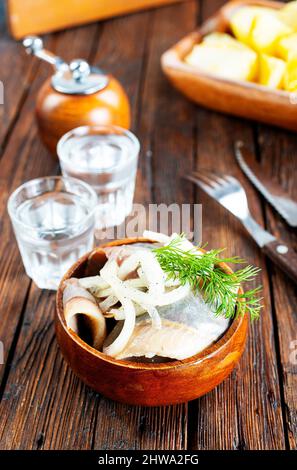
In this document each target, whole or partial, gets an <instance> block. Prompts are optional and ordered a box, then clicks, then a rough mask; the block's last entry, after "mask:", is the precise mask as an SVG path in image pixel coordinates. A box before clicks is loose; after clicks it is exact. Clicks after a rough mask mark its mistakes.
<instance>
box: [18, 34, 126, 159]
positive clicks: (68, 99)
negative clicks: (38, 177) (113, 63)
mask: <svg viewBox="0 0 297 470" xmlns="http://www.w3.org/2000/svg"><path fill="white" fill-rule="evenodd" d="M23 45H24V47H25V48H26V51H27V53H28V54H32V55H35V56H36V57H38V58H39V59H41V60H44V61H45V62H47V63H49V64H51V65H52V66H53V68H54V71H55V73H54V74H53V75H52V77H50V78H48V79H47V80H46V81H45V83H44V84H43V85H42V87H41V88H40V90H39V92H38V95H37V100H36V117H37V124H38V129H39V132H40V137H41V140H42V141H43V143H44V144H45V146H46V147H47V148H48V149H49V150H50V152H51V153H52V154H53V155H56V146H57V143H58V140H59V139H60V137H62V135H64V134H65V133H66V132H68V131H70V130H71V129H74V128H75V127H78V126H85V125H86V126H91V125H110V124H113V125H118V126H121V127H124V128H126V129H128V128H129V126H130V105H129V100H128V98H127V95H126V93H125V91H124V89H123V87H122V85H121V84H120V83H119V82H118V80H116V79H115V78H114V77H113V76H111V75H106V74H104V73H103V72H102V70H100V69H99V68H97V67H93V66H90V65H89V64H88V62H86V61H85V60H83V59H75V60H73V61H72V62H70V63H69V64H67V63H66V62H65V61H64V60H63V59H61V58H60V57H57V56H55V55H54V54H53V53H52V52H50V51H47V50H45V49H44V47H43V42H42V40H41V38H39V37H37V36H29V37H26V38H25V39H24V40H23Z"/></svg>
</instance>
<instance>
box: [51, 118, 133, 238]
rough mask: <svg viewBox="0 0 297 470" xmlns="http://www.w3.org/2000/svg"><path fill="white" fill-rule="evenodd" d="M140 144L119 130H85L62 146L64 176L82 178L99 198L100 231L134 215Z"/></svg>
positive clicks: (69, 135)
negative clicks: (133, 206)
mask: <svg viewBox="0 0 297 470" xmlns="http://www.w3.org/2000/svg"><path fill="white" fill-rule="evenodd" d="M138 153H139V142H138V140H137V138H136V137H135V136H134V135H133V134H132V133H131V132H129V131H126V130H124V129H121V128H118V127H115V126H99V127H81V128H77V129H74V130H73V131H70V132H69V133H67V134H66V135H65V136H64V137H62V139H61V140H60V142H59V144H58V155H59V158H60V165H61V169H62V173H63V175H67V176H73V177H76V178H79V179H81V180H83V181H85V182H86V183H88V184H89V185H91V186H92V187H93V189H94V190H95V192H96V194H97V197H98V205H97V209H96V228H97V229H102V228H106V227H113V226H117V225H120V224H121V223H122V222H123V221H124V219H125V217H126V216H127V215H128V214H129V213H130V212H131V211H132V204H133V197H134V188H135V178H136V171H137V160H138Z"/></svg>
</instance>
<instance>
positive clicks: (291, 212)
mask: <svg viewBox="0 0 297 470" xmlns="http://www.w3.org/2000/svg"><path fill="white" fill-rule="evenodd" d="M235 156H236V160H237V162H238V164H239V166H240V168H241V169H242V171H243V172H244V174H245V175H246V176H247V177H248V179H249V180H250V181H251V182H252V183H253V185H254V186H255V187H256V188H257V189H258V191H260V193H261V194H262V195H263V196H264V197H265V199H266V200H267V201H268V202H269V203H270V204H271V205H272V206H273V207H274V209H275V210H276V211H277V212H278V213H279V214H280V215H281V216H282V217H283V219H285V221H286V222H287V223H288V224H289V225H290V226H291V227H297V203H296V202H295V201H293V200H292V199H291V198H290V197H289V195H288V194H287V193H286V192H285V190H284V189H282V188H281V187H280V186H279V185H278V184H277V183H276V182H274V181H272V180H271V179H270V178H268V177H267V176H266V175H265V173H264V172H263V168H261V166H260V165H259V164H258V163H257V162H256V161H255V159H254V158H253V157H252V155H251V154H250V152H249V151H248V149H247V147H246V146H245V145H244V143H243V142H241V141H237V142H236V143H235Z"/></svg>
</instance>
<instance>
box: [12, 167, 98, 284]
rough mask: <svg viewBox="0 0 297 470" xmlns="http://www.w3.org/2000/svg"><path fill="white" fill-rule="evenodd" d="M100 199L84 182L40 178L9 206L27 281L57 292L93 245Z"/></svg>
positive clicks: (19, 191)
mask: <svg viewBox="0 0 297 470" xmlns="http://www.w3.org/2000/svg"><path fill="white" fill-rule="evenodd" d="M96 204H97V196H96V193H95V192H94V190H93V189H92V188H91V187H90V186H89V185H87V184H86V183H84V182H83V181H79V180H76V179H74V178H66V177H62V176H49V177H45V178H37V179H34V180H31V181H28V182H27V183H25V184H23V185H22V186H20V187H19V188H18V189H16V190H15V191H14V193H13V194H12V195H11V196H10V198H9V200H8V212H9V215H10V218H11V221H12V225H13V229H14V233H15V236H16V239H17V242H18V246H19V250H20V252H21V256H22V259H23V263H24V266H25V270H26V273H27V275H28V276H29V277H30V278H31V279H33V281H34V282H35V284H36V285H37V286H38V287H39V288H41V289H57V287H58V285H59V283H60V280H61V278H62V276H63V275H64V274H65V272H66V271H67V270H68V269H69V268H70V267H71V265H72V264H73V263H74V262H75V261H76V260H77V259H78V258H79V257H80V256H82V255H84V254H85V253H86V252H88V251H90V250H91V249H92V248H93V245H94V229H95V226H94V224H95V209H96Z"/></svg>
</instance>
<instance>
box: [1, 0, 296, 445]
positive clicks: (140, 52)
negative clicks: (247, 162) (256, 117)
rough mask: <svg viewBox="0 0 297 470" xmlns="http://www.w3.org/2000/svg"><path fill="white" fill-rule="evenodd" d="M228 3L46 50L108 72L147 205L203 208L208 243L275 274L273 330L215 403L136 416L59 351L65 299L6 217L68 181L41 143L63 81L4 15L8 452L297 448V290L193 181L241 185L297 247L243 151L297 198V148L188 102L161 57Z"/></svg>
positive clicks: (263, 129)
mask: <svg viewBox="0 0 297 470" xmlns="http://www.w3.org/2000/svg"><path fill="white" fill-rule="evenodd" d="M222 3H224V2H223V1H215V0H211V1H210V0H207V1H206V0H203V1H201V2H196V1H193V0H192V1H191V0H190V1H186V2H185V3H183V4H176V5H172V6H168V7H164V8H160V9H157V10H151V11H148V12H143V13H139V14H134V15H131V16H126V17H122V18H118V19H114V20H109V21H106V22H101V23H98V24H92V25H89V26H85V27H81V28H76V29H73V30H69V31H65V32H61V33H57V34H51V35H48V36H47V37H46V46H48V48H50V49H52V50H53V51H54V52H56V53H57V54H60V55H62V56H63V57H65V58H66V59H67V60H69V59H71V58H74V57H84V58H87V59H88V60H89V61H90V62H92V63H94V64H95V63H98V64H100V65H101V66H102V67H103V68H104V69H106V70H108V71H110V72H112V73H113V74H114V75H116V76H117V77H118V78H119V79H120V80H121V81H122V83H123V84H124V86H125V87H126V89H127V91H128V94H129V97H130V99H131V103H132V110H133V129H134V131H135V132H136V134H137V135H138V136H139V138H140V140H141V143H142V152H141V159H140V166H139V175H138V184H137V192H136V202H142V203H148V202H156V203H161V202H164V203H167V204H169V203H172V202H178V203H183V202H184V203H185V202H194V201H195V202H200V203H202V204H203V238H204V241H208V242H209V246H212V247H224V246H226V247H228V250H227V252H228V254H230V255H235V254H239V255H240V256H243V257H245V258H246V259H247V260H248V261H249V262H251V263H254V264H256V265H259V266H261V267H262V274H261V277H262V283H263V290H264V297H265V308H264V310H263V313H262V316H261V320H260V321H258V322H255V323H253V324H252V325H251V327H250V331H249V339H248V344H247V347H246V350H245V353H244V355H243V357H242V359H241V361H240V364H239V366H238V367H237V368H236V370H234V372H233V373H232V375H231V377H229V379H227V380H226V381H225V382H224V383H223V384H221V385H220V386H219V387H217V388H216V389H215V390H214V391H213V392H211V393H209V394H208V395H206V396H204V397H203V398H201V399H199V400H196V401H193V402H191V403H188V404H183V405H179V406H172V407H167V408H137V407H130V406H124V405H121V404H117V403H113V402H112V401H109V400H107V399H105V398H104V397H102V396H100V395H99V394H97V393H95V392H93V391H92V390H90V389H89V388H87V387H86V386H84V385H83V384H82V383H81V382H80V381H79V380H78V379H77V378H76V377H75V376H74V375H73V373H72V372H71V370H70V369H69V368H68V367H67V365H66V364H65V362H64V360H63V358H62V356H61V354H60V352H59V349H58V346H57V343H56V339H55V333H54V325H53V315H54V308H55V298H54V294H53V293H52V292H49V291H41V290H39V289H37V288H36V286H35V285H34V284H33V283H32V282H31V281H30V279H29V278H28V277H27V276H26V275H25V273H24V269H23V265H22V262H21V258H20V255H19V252H18V249H17V246H16V242H15V239H14V236H13V233H12V229H11V225H10V222H9V219H8V216H7V212H6V202H7V197H8V195H9V194H10V193H11V192H12V190H13V189H15V188H16V187H17V186H18V185H20V184H21V183H22V182H24V181H26V180H29V179H31V178H34V177H37V176H42V175H50V174H55V173H58V171H59V168H58V164H57V162H56V161H54V160H53V159H51V157H50V156H49V155H48V153H47V151H46V150H45V149H44V148H43V146H42V144H41V143H40V141H39V138H38V134H37V130H36V125H35V118H34V100H35V97H36V92H37V90H38V89H39V87H40V85H41V84H42V83H43V81H44V79H45V78H46V77H47V76H48V75H49V73H50V70H49V68H48V66H46V65H44V64H42V63H40V62H38V61H37V60H36V59H34V58H32V57H28V56H26V54H25V53H24V51H23V49H22V47H21V46H20V45H18V44H17V43H16V42H14V41H12V40H11V39H10V38H9V37H8V34H7V32H6V30H5V25H4V17H3V14H2V22H1V40H0V57H1V65H0V67H1V69H0V70H1V72H0V79H1V80H2V81H3V82H4V86H5V106H4V108H3V106H1V107H0V116H1V126H0V139H1V192H0V198H1V199H0V200H1V204H0V213H1V225H0V229H1V258H0V273H1V275H0V292H1V317H0V318H1V322H0V340H2V341H3V343H4V353H5V357H4V365H1V366H0V380H1V399H2V402H1V413H0V414H1V417H0V436H1V439H0V447H1V449H285V448H287V449H288V448H291V449H296V447H297V375H296V374H297V365H296V348H297V346H296V344H297V343H293V341H296V340H297V298H296V291H294V286H293V284H292V283H291V282H290V281H289V280H288V279H287V278H286V277H285V276H283V275H282V274H281V273H280V272H279V271H278V270H277V269H276V268H275V267H274V266H272V265H271V264H270V263H269V261H268V260H267V259H265V258H264V257H263V256H262V255H261V253H260V251H259V250H258V249H257V247H256V246H255V244H254V243H253V241H252V240H250V238H249V237H248V236H247V235H246V233H245V232H244V230H243V229H242V228H241V226H240V225H239V224H238V223H237V222H236V221H235V220H234V219H233V218H232V217H231V216H229V215H228V214H227V213H226V212H225V211H224V210H223V209H221V208H219V207H218V206H217V205H215V203H213V202H212V201H211V200H209V199H208V198H207V197H206V196H204V195H203V194H202V193H201V192H200V191H196V190H195V189H194V188H193V187H192V186H191V185H190V184H185V182H184V181H182V180H181V179H180V175H181V174H182V173H184V172H187V171H190V169H191V168H193V167H199V166H204V167H208V168H216V169H218V170H220V171H224V172H228V173H232V174H234V175H236V176H237V177H238V178H239V179H240V180H241V181H242V182H243V183H244V185H245V187H246V188H247V192H248V197H249V203H250V206H251V210H252V213H253V214H254V216H255V217H256V219H257V221H258V222H259V223H261V224H263V225H264V226H265V227H267V228H268V229H269V230H270V231H271V232H272V233H274V234H275V235H278V236H282V237H283V238H284V239H285V240H287V241H289V242H291V243H295V246H296V241H297V239H296V236H295V234H294V233H293V230H289V229H288V227H286V226H285V224H284V223H283V222H282V220H281V219H280V218H279V217H278V216H277V215H276V214H275V212H274V211H273V210H272V209H271V208H270V207H269V206H268V205H267V204H266V203H265V201H263V199H262V198H261V197H259V195H258V194H257V192H256V191H255V190H254V189H253V188H252V187H251V185H250V184H249V183H248V182H247V181H246V180H245V178H244V177H243V176H242V174H241V172H240V170H239V169H238V168H237V166H236V164H235V162H234V156H233V150H232V149H233V144H234V141H235V140H236V139H242V140H244V141H245V142H247V144H248V145H249V147H250V148H251V150H253V151H254V152H255V154H256V155H257V158H258V159H259V161H260V162H261V165H262V167H263V171H265V172H266V173H267V174H269V175H271V176H276V177H277V179H278V181H279V183H281V185H282V186H283V187H284V188H286V189H287V190H288V191H289V192H290V193H291V195H292V196H293V197H294V196H295V198H296V197H297V184H296V183H297V158H296V154H297V139H296V136H295V135H294V134H292V133H289V132H286V131H284V130H280V129H277V128H272V127H268V126H265V125H259V124H255V123H252V122H250V121H244V120H239V119H236V118H232V117H228V116H224V115H220V114H217V113H215V112H211V111H207V110H205V109H202V108H199V107H197V106H195V105H193V104H192V103H190V102H188V101H187V100H186V99H185V98H184V97H183V96H181V95H179V94H178V93H177V92H176V91H175V90H174V89H173V88H172V87H171V86H170V84H169V83H168V82H167V81H166V79H165V78H164V76H163V75H162V72H161V70H160V55H161V53H162V52H163V51H165V50H166V49H167V48H168V47H169V46H171V45H172V44H173V43H175V42H176V41H177V40H178V39H179V38H181V37H182V36H183V35H185V34H186V33H188V32H189V31H191V30H193V29H194V28H195V26H196V25H197V24H198V23H200V22H201V20H203V19H204V18H206V17H208V16H209V15H210V14H211V13H212V12H213V11H214V10H215V9H216V8H218V7H219V6H220V5H221V4H222ZM294 344H295V346H294ZM294 347H295V353H294ZM294 358H295V360H294ZM294 362H295V364H294Z"/></svg>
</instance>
